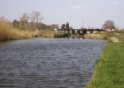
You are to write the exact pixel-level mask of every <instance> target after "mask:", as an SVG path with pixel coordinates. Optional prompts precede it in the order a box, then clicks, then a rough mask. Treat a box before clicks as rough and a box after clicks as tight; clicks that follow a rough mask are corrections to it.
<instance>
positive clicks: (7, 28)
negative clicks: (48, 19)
mask: <svg viewBox="0 0 124 88" xmlns="http://www.w3.org/2000/svg"><path fill="white" fill-rule="evenodd" d="M36 36H40V34H39V32H38V31H36V30H35V31H30V30H20V29H16V28H14V27H13V25H12V24H11V23H10V22H8V21H7V20H0V41H7V40H16V39H26V38H32V37H36Z"/></svg>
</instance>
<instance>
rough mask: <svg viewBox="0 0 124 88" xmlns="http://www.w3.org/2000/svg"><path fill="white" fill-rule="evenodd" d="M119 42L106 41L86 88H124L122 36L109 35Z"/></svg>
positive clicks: (123, 43)
mask: <svg viewBox="0 0 124 88" xmlns="http://www.w3.org/2000/svg"><path fill="white" fill-rule="evenodd" d="M111 36H114V37H116V38H118V39H119V40H120V41H121V42H118V43H113V42H111V40H109V41H108V45H107V47H106V48H105V49H104V52H103V55H102V56H101V58H100V59H99V60H98V61H97V65H96V68H95V71H94V74H93V77H92V79H91V81H90V82H89V83H88V85H87V88H124V35H123V34H114V35H111Z"/></svg>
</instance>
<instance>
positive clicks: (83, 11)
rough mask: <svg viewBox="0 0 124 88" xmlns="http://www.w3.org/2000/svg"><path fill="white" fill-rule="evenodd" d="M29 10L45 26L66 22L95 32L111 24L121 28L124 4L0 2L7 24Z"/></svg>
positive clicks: (111, 0)
mask: <svg viewBox="0 0 124 88" xmlns="http://www.w3.org/2000/svg"><path fill="white" fill-rule="evenodd" d="M33 10H38V11H39V12H41V14H42V15H43V22H44V23H46V24H59V25H61V24H62V23H65V22H69V23H70V25H71V26H72V27H74V28H80V27H82V26H85V27H89V26H90V27H95V28H96V27H101V26H102V25H103V23H104V22H105V21H106V20H113V21H114V22H115V24H116V26H117V27H119V28H124V17H123V16H124V0H0V16H5V17H6V18H8V19H9V20H13V19H19V18H20V16H21V15H22V14H23V13H31V12H32V11H33Z"/></svg>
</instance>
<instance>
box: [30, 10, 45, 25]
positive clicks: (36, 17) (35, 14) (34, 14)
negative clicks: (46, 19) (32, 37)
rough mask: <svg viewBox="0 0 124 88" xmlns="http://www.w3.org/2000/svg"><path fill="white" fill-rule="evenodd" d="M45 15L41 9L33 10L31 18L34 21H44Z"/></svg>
mask: <svg viewBox="0 0 124 88" xmlns="http://www.w3.org/2000/svg"><path fill="white" fill-rule="evenodd" d="M42 19H43V17H42V15H41V13H40V12H39V11H32V13H31V16H30V20H31V22H32V23H37V24H38V23H40V22H41V21H42Z"/></svg>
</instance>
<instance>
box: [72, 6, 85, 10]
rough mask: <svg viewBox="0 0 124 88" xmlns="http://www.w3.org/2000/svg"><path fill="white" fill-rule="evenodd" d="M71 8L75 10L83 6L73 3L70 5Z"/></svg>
mask: <svg viewBox="0 0 124 88" xmlns="http://www.w3.org/2000/svg"><path fill="white" fill-rule="evenodd" d="M71 8H72V9H75V10H80V9H82V8H83V7H82V6H81V5H73V6H71Z"/></svg>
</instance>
